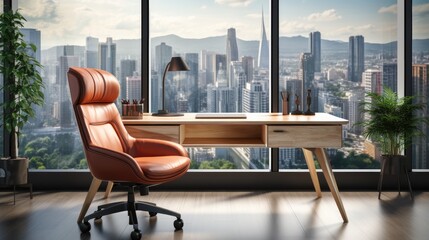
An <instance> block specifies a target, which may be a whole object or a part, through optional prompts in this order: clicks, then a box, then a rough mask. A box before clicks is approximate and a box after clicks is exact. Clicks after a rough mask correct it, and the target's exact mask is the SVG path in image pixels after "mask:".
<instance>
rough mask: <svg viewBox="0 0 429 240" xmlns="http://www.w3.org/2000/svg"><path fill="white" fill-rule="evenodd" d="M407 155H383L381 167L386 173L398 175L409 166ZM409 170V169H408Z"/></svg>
mask: <svg viewBox="0 0 429 240" xmlns="http://www.w3.org/2000/svg"><path fill="white" fill-rule="evenodd" d="M407 161H408V159H407V157H406V156H404V155H382V156H381V167H382V168H383V169H382V171H384V174H385V175H396V174H400V173H401V171H403V168H408V167H407V166H408V164H407ZM407 171H408V169H407Z"/></svg>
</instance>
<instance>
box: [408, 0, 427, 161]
mask: <svg viewBox="0 0 429 240" xmlns="http://www.w3.org/2000/svg"><path fill="white" fill-rule="evenodd" d="M428 22H429V1H428V0H413V6H412V25H413V28H412V31H413V34H412V82H411V85H412V94H413V95H416V96H418V97H419V98H418V100H422V101H424V102H426V103H428V102H429V101H428V100H429V28H428V27H427V26H428ZM421 114H422V115H424V116H428V114H429V105H427V106H426V108H425V109H424V111H423V112H422V113H421ZM421 129H422V131H423V132H424V133H425V134H426V137H423V138H418V139H415V140H414V143H413V147H412V156H413V168H417V169H428V168H429V155H428V154H429V152H428V149H429V127H428V126H424V125H422V126H421Z"/></svg>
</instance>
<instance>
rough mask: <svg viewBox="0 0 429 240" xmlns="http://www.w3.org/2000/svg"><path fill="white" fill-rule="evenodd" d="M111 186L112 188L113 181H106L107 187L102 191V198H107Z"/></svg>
mask: <svg viewBox="0 0 429 240" xmlns="http://www.w3.org/2000/svg"><path fill="white" fill-rule="evenodd" d="M112 188H113V182H112V181H108V182H107V187H106V192H105V193H104V198H108V197H109V194H110V192H112Z"/></svg>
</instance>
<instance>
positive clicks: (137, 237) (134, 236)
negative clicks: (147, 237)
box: [131, 230, 142, 240]
mask: <svg viewBox="0 0 429 240" xmlns="http://www.w3.org/2000/svg"><path fill="white" fill-rule="evenodd" d="M141 238H142V234H141V232H140V231H139V230H134V231H132V232H131V239H132V240H140V239H141Z"/></svg>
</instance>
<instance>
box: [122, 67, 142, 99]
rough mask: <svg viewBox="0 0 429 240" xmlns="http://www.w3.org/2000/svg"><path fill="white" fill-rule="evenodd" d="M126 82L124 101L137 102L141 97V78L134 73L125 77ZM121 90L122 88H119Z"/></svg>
mask: <svg viewBox="0 0 429 240" xmlns="http://www.w3.org/2000/svg"><path fill="white" fill-rule="evenodd" d="M125 79H126V80H125V81H126V83H127V84H126V95H125V96H124V98H126V99H137V100H139V99H140V98H141V96H142V94H141V93H142V91H141V89H142V88H141V87H142V78H141V76H138V75H137V74H136V73H135V74H134V75H131V76H127V77H126V78H125ZM124 88H125V87H124ZM121 89H122V87H121Z"/></svg>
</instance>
